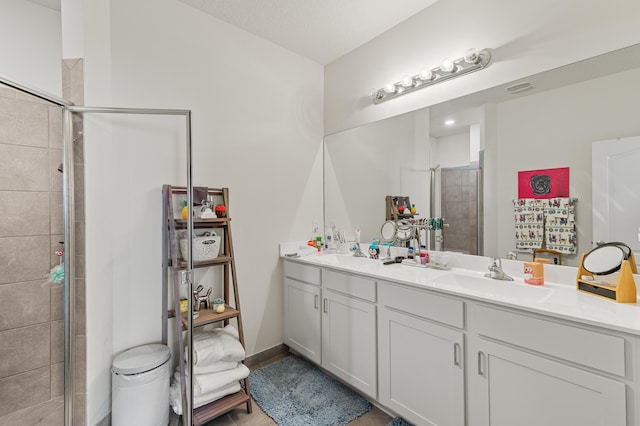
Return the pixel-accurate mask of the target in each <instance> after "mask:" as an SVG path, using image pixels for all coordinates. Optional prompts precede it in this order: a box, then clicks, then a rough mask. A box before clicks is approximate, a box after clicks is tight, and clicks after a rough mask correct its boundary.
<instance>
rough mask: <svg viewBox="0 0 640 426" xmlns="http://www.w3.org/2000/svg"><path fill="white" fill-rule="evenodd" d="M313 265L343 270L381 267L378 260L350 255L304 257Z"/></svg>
mask: <svg viewBox="0 0 640 426" xmlns="http://www.w3.org/2000/svg"><path fill="white" fill-rule="evenodd" d="M305 258H306V259H307V260H310V261H312V262H314V263H318V264H321V265H327V266H336V267H345V268H356V269H361V268H375V267H378V266H380V265H382V262H380V260H375V259H370V258H368V257H355V256H352V255H350V254H319V255H311V256H307V257H305Z"/></svg>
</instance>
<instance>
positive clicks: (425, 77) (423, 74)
mask: <svg viewBox="0 0 640 426" xmlns="http://www.w3.org/2000/svg"><path fill="white" fill-rule="evenodd" d="M420 80H422V81H429V80H433V73H432V72H431V70H430V69H427V68H423V69H422V70H421V71H420Z"/></svg>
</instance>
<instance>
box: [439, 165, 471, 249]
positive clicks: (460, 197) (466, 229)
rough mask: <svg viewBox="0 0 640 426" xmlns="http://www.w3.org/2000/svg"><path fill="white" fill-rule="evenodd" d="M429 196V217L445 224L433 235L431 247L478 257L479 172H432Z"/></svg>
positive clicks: (457, 169) (443, 169)
mask: <svg viewBox="0 0 640 426" xmlns="http://www.w3.org/2000/svg"><path fill="white" fill-rule="evenodd" d="M431 194H433V196H432V197H431V211H432V215H431V216H432V217H443V218H445V220H446V223H447V224H448V226H447V227H445V228H444V229H443V230H441V231H434V232H433V234H434V236H433V238H432V242H431V247H432V248H434V249H435V250H439V251H455V252H458V253H464V254H472V255H482V254H483V250H482V234H481V228H482V169H480V168H475V167H455V168H439V167H437V168H435V169H432V170H431Z"/></svg>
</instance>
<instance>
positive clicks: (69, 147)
mask: <svg viewBox="0 0 640 426" xmlns="http://www.w3.org/2000/svg"><path fill="white" fill-rule="evenodd" d="M0 83H1V84H3V85H5V86H7V87H11V88H13V89H15V90H18V91H20V92H23V93H26V94H28V95H31V96H34V97H36V98H38V99H42V100H44V101H46V102H49V103H52V104H53V105H57V106H59V107H60V108H61V109H62V146H63V148H62V151H63V160H62V170H63V182H62V198H63V210H64V241H65V247H64V252H65V254H64V261H63V264H64V282H63V293H64V301H63V305H64V308H63V309H64V425H65V426H73V396H74V387H75V381H74V379H75V375H74V371H73V368H71V367H72V366H73V365H74V364H75V350H73V348H75V323H74V319H75V318H74V316H75V310H74V309H73V307H74V306H75V298H76V294H75V286H74V285H73V280H74V277H75V254H76V248H75V227H74V223H75V197H74V192H75V185H74V176H75V168H74V149H73V121H72V117H73V114H74V113H76V114H128V115H171V116H184V117H185V136H186V149H187V155H186V159H187V189H188V190H187V202H188V203H189V205H193V200H192V196H193V182H192V172H191V164H192V163H191V160H192V157H191V152H192V150H191V110H184V109H152V108H112V107H85V106H76V105H73V103H71V102H69V101H66V100H64V99H62V98H60V97H58V96H55V95H52V94H50V93H46V92H43V91H41V90H37V89H34V88H32V87H29V86H25V85H23V84H20V83H16V82H14V81H12V80H10V79H8V78H6V77H4V76H2V75H0ZM165 225H166V224H165ZM187 227H188V228H187V229H188V230H192V229H193V217H192V216H191V215H189V218H188V222H187ZM187 235H188V240H189V244H187V248H188V250H187V252H188V255H187V258H188V259H187V271H188V272H190V271H192V270H193V259H192V257H191V247H192V244H193V232H187ZM165 254H166V251H165ZM163 274H167V271H163ZM186 276H187V277H191V276H192V274H191V273H187V274H186ZM187 284H188V286H189V289H188V291H189V293H188V294H191V293H192V291H193V282H192V280H191V279H187ZM163 295H165V296H163V301H162V303H163V305H162V306H163V309H162V321H163V322H162V325H163V333H164V330H165V328H166V324H167V320H168V311H167V304H168V300H166V299H167V297H166V292H163ZM192 309H193V306H192V304H191V303H189V315H188V319H189V327H188V330H187V341H188V343H189V347H193V336H192V334H191V330H192V318H193V315H192ZM165 339H166V336H164V335H163V340H165ZM187 368H188V372H189V373H188V374H189V377H191V376H192V375H191V371H192V369H193V361H192V357H191V356H190V357H189V362H188V366H187ZM190 387H191V389H190V392H189V395H190V398H189V399H188V402H189V405H190V406H189V407H188V408H191V407H192V406H193V400H192V395H193V383H191V386H190ZM191 414H192V413H191V409H188V410H184V414H183V417H184V423H186V424H192V419H191Z"/></svg>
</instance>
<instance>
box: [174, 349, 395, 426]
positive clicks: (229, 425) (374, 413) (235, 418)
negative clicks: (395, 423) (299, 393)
mask: <svg viewBox="0 0 640 426" xmlns="http://www.w3.org/2000/svg"><path fill="white" fill-rule="evenodd" d="M288 355H289V354H288V353H281V354H278V355H276V356H274V357H273V358H270V359H268V360H265V361H263V362H261V363H258V364H256V365H254V366H251V367H250V370H251V371H253V370H255V369H257V368H260V367H264V366H265V365H269V364H271V363H273V362H276V361H278V360H281V359H282V358H284V357H286V356H288ZM251 406H252V408H253V412H252V413H251V414H248V413H247V409H246V405H241V406H239V407H238V408H236V409H234V410H232V411H230V412H229V413H227V414H225V415H224V416H221V417H218V418H217V419H214V420H212V421H210V422H209V423H207V426H236V425H246V426H273V425H275V424H276V422H274V421H273V419H271V417H269V416H267V415H266V414H265V413H264V411H262V410H261V409H260V406H259V405H258V404H256V402H255V401H253V403H252V404H251ZM391 419H392V417H390V416H388V415H387V414H386V413H385V412H383V411H382V410H380V409H379V408H377V407H375V406H372V407H371V411H369V412H368V413H366V414H364V415H363V416H361V417H359V418H357V419H355V420H354V421H352V422H351V423H349V425H350V426H384V425H386V424H387V423H389V422H390V421H391ZM174 425H176V426H177V425H179V423H177V418H175V416H173V418H172V422H171V426H174Z"/></svg>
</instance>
